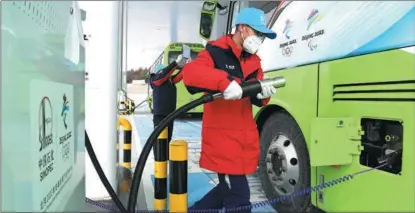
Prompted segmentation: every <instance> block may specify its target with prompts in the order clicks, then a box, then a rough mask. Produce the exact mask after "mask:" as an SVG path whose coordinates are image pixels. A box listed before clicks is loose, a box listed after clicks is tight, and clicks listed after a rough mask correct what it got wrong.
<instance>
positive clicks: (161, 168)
mask: <svg viewBox="0 0 415 213" xmlns="http://www.w3.org/2000/svg"><path fill="white" fill-rule="evenodd" d="M168 144H169V141H168V128H167V127H166V128H164V130H163V132H161V133H160V135H159V136H158V138H157V141H156V143H155V144H154V208H155V210H166V209H167V160H168V148H169V147H168Z"/></svg>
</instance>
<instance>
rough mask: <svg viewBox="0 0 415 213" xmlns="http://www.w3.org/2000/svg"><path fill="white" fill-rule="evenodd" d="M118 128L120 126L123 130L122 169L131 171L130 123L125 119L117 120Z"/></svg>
mask: <svg viewBox="0 0 415 213" xmlns="http://www.w3.org/2000/svg"><path fill="white" fill-rule="evenodd" d="M118 126H122V127H123V129H124V145H123V150H124V152H123V153H124V154H123V155H124V156H123V163H122V165H123V167H126V168H129V169H131V142H132V133H131V131H132V127H131V124H130V122H129V121H128V120H127V119H125V118H118Z"/></svg>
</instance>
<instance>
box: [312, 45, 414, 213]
mask: <svg viewBox="0 0 415 213" xmlns="http://www.w3.org/2000/svg"><path fill="white" fill-rule="evenodd" d="M409 49H412V51H414V50H415V47H410V48H406V50H409ZM414 56H415V55H414V54H413V53H410V52H408V51H404V50H402V49H401V50H393V51H388V52H381V53H376V54H369V55H364V56H359V57H352V58H348V59H343V60H337V61H331V62H325V63H322V64H321V65H320V84H319V86H320V89H319V111H318V116H319V117H333V118H336V117H339V118H342V117H355V118H358V119H360V118H375V119H387V120H397V121H401V122H402V124H403V147H404V148H403V159H402V160H403V163H402V174H401V175H394V174H391V173H387V172H384V171H379V170H375V171H370V172H368V173H365V174H363V175H359V176H357V177H356V178H354V179H353V180H351V181H348V182H347V183H345V184H339V185H336V186H334V187H330V188H328V189H325V190H324V191H323V202H318V207H319V208H320V209H323V210H324V211H327V212H334V211H336V212H347V211H349V212H351V211H354V212H356V211H358V212H369V211H370V212H393V211H398V210H399V211H406V212H414V211H415V207H414V202H413V201H414V200H415V192H414V188H415V184H414V178H415V170H414V169H413V168H414V162H415V156H414V155H413V153H414V152H413V150H414V145H415V144H414V141H415V134H414V131H413V130H414V129H415V122H414V117H415V110H414V109H415V92H414V90H415V72H414V70H415V57H414ZM408 79H409V80H412V81H413V82H412V83H409V84H403V83H401V84H399V83H396V84H392V85H386V84H380V85H369V86H350V87H348V88H346V89H344V90H349V91H353V90H354V91H356V90H370V91H373V92H369V93H354V94H353V93H346V94H341V96H339V95H337V97H342V98H351V99H353V98H360V99H362V98H375V99H379V100H381V99H382V98H406V99H409V100H412V101H405V102H404V101H376V100H375V101H359V100H343V101H333V98H335V97H336V95H333V92H334V89H333V86H334V85H339V84H351V83H366V82H393V81H403V80H405V81H407V80H408ZM379 89H382V90H397V89H408V90H412V92H402V93H399V92H388V93H380V92H379V93H375V92H374V91H376V90H379ZM327 134H331V132H329V131H328V132H327ZM366 134H368V133H366ZM342 141H343V140H338V141H333V143H341V142H342ZM339 146H340V145H339ZM327 151H330V150H321V155H324V153H325V152H327ZM311 157H312V156H311ZM352 159H353V160H352V163H351V164H350V165H344V166H340V168H333V167H318V168H317V171H318V172H317V175H318V177H320V176H321V177H324V180H326V182H327V181H330V180H333V179H336V178H339V177H341V176H344V175H348V174H351V173H355V172H359V171H362V170H365V169H368V167H366V166H363V165H361V164H360V159H359V155H354V156H352ZM356 193H358V194H359V195H358V196H359V197H360V198H359V199H356ZM392 200H393V201H392Z"/></svg>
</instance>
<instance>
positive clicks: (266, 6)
mask: <svg viewBox="0 0 415 213" xmlns="http://www.w3.org/2000/svg"><path fill="white" fill-rule="evenodd" d="M280 2H281V1H239V2H237V3H236V4H235V8H234V10H233V19H232V33H235V20H236V16H237V15H238V13H239V11H240V9H241V8H244V7H254V8H258V9H261V10H262V11H264V13H265V23H268V22H269V20H270V19H271V17H272V14H273V13H274V11H275V9H276V8H277V6H278V5H279V4H280Z"/></svg>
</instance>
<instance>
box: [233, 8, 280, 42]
mask: <svg viewBox="0 0 415 213" xmlns="http://www.w3.org/2000/svg"><path fill="white" fill-rule="evenodd" d="M238 24H245V25H248V26H250V27H251V28H252V29H254V30H256V31H258V32H260V33H263V34H264V35H265V36H266V37H267V38H269V39H275V38H276V37H277V33H275V32H274V31H272V30H271V29H269V28H267V27H266V23H265V14H264V11H262V10H260V9H256V8H252V7H247V8H244V9H242V10H241V11H240V12H239V14H238V16H237V17H236V22H235V25H238Z"/></svg>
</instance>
